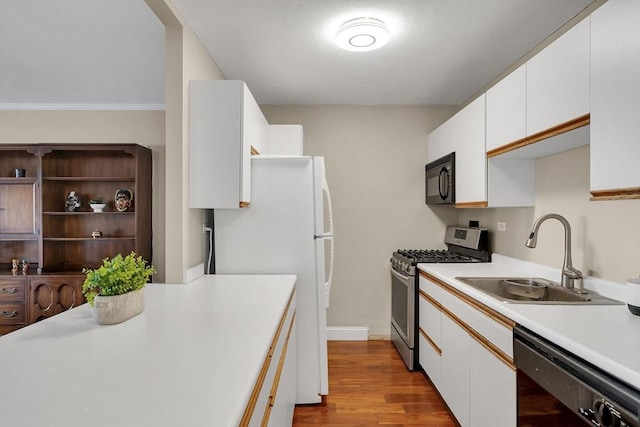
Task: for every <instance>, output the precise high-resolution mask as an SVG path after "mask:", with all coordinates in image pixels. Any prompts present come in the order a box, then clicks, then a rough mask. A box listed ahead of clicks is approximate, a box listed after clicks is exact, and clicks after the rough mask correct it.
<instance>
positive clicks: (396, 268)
mask: <svg viewBox="0 0 640 427" xmlns="http://www.w3.org/2000/svg"><path fill="white" fill-rule="evenodd" d="M488 239H489V236H488V231H487V230H486V229H481V228H466V227H452V226H449V227H447V231H446V233H445V238H444V242H445V244H446V245H447V249H446V250H421V249H419V250H415V249H398V250H397V251H395V252H394V253H393V256H392V257H391V341H393V344H394V345H395V347H396V348H397V349H398V352H399V353H400V356H402V359H403V360H404V362H405V364H406V365H407V368H409V370H410V371H413V370H414V369H415V368H416V367H417V360H418V358H417V354H416V353H417V351H418V346H417V345H416V341H417V339H416V338H417V320H418V275H417V264H419V263H445V262H446V263H462V262H489V261H491V254H490V253H489V244H488Z"/></svg>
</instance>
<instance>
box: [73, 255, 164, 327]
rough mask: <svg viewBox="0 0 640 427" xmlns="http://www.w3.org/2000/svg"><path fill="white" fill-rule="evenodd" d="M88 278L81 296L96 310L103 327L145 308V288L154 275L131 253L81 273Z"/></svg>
mask: <svg viewBox="0 0 640 427" xmlns="http://www.w3.org/2000/svg"><path fill="white" fill-rule="evenodd" d="M82 272H83V273H85V274H86V275H87V278H86V279H85V281H84V283H83V285H82V293H83V294H84V296H85V298H86V299H87V302H88V303H89V305H91V306H93V307H94V308H95V311H94V313H95V317H96V320H97V322H98V323H99V324H101V325H113V324H116V323H121V322H124V321H125V320H128V319H130V318H132V317H134V316H136V315H138V314H140V313H141V312H142V310H143V309H144V289H143V288H144V286H145V285H146V283H147V282H148V281H149V277H151V275H152V274H153V273H155V269H154V268H153V266H150V265H148V263H147V261H145V260H144V259H143V258H142V257H141V256H138V255H136V253H135V252H131V253H130V254H129V255H127V256H126V257H122V255H121V254H118V255H116V256H115V257H113V258H111V259H110V258H105V259H103V260H102V266H100V267H99V268H97V269H95V270H92V269H88V268H85V269H83V270H82Z"/></svg>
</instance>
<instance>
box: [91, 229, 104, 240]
mask: <svg viewBox="0 0 640 427" xmlns="http://www.w3.org/2000/svg"><path fill="white" fill-rule="evenodd" d="M91 237H93V238H94V239H99V238H100V237H102V231H100V230H96V231H94V232H93V233H91Z"/></svg>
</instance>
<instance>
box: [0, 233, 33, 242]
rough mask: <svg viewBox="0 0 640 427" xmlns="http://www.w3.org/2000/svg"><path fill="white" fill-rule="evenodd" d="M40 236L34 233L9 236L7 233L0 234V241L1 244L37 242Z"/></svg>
mask: <svg viewBox="0 0 640 427" xmlns="http://www.w3.org/2000/svg"><path fill="white" fill-rule="evenodd" d="M39 238H40V236H39V235H38V234H36V233H28V234H27V233H20V234H9V233H0V241H3V242H25V241H27V242H30V241H37V240H38V239H39Z"/></svg>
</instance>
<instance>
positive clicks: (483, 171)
mask: <svg viewBox="0 0 640 427" xmlns="http://www.w3.org/2000/svg"><path fill="white" fill-rule="evenodd" d="M454 151H455V153H456V165H455V169H456V207H483V206H486V205H487V160H486V153H485V151H486V147H485V95H484V94H482V95H481V96H480V97H479V98H477V99H476V100H475V101H473V102H472V103H471V104H469V105H467V106H466V107H464V108H463V109H462V110H460V111H458V113H456V115H455V116H453V117H452V118H450V119H449V120H447V121H446V122H445V123H443V124H442V125H440V126H439V127H438V128H437V129H435V130H434V131H433V132H431V133H430V134H429V138H428V142H427V163H429V162H432V161H434V160H437V159H439V158H440V157H442V156H444V155H447V154H449V153H451V152H454Z"/></svg>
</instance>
